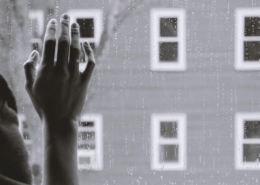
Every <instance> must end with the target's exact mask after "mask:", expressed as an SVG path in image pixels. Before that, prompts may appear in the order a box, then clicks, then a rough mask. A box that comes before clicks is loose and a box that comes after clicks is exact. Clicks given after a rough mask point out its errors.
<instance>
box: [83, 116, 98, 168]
mask: <svg viewBox="0 0 260 185" xmlns="http://www.w3.org/2000/svg"><path fill="white" fill-rule="evenodd" d="M78 167H79V169H81V170H83V169H86V170H102V169H103V139H102V116H101V115H99V114H91V115H83V116H82V117H81V121H80V123H79V126H78Z"/></svg>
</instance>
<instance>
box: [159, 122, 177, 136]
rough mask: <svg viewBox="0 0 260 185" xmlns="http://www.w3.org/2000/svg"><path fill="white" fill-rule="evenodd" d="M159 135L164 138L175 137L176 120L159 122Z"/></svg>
mask: <svg viewBox="0 0 260 185" xmlns="http://www.w3.org/2000/svg"><path fill="white" fill-rule="evenodd" d="M160 131H161V136H162V137H164V138H176V137H177V123H176V122H161V128H160Z"/></svg>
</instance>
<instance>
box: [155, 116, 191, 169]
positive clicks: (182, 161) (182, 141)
mask: <svg viewBox="0 0 260 185" xmlns="http://www.w3.org/2000/svg"><path fill="white" fill-rule="evenodd" d="M161 121H176V122H177V123H178V126H177V129H178V130H177V133H178V134H177V138H174V139H165V138H164V139H162V138H160V122H161ZM186 122H187V116H186V114H184V113H174V114H172V113H169V114H152V115H151V141H152V143H151V152H152V158H151V169H152V170H158V171H170V170H179V171H181V170H186V165H187V152H186V151H187V146H186V132H187V128H186ZM160 144H178V147H179V150H178V159H179V161H178V163H171V164H169V163H168V164H167V163H160V161H159V146H160Z"/></svg>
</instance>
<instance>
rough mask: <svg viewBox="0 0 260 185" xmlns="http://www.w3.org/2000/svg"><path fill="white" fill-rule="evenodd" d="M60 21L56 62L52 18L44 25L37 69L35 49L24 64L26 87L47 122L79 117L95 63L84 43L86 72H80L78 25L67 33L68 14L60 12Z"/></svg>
mask: <svg viewBox="0 0 260 185" xmlns="http://www.w3.org/2000/svg"><path fill="white" fill-rule="evenodd" d="M60 22H61V32H60V38H59V42H58V53H57V62H55V61H54V56H55V46H56V37H55V34H56V30H57V21H56V20H55V19H52V20H50V21H49V23H48V25H47V29H46V34H45V38H44V48H43V53H42V60H41V62H40V63H39V68H38V70H36V67H35V66H36V63H37V61H38V59H39V54H38V52H37V51H33V52H32V53H31V55H30V57H29V59H28V60H27V61H26V62H25V64H24V70H25V75H26V90H27V92H28V94H29V96H30V98H31V100H32V102H33V105H34V107H35V109H36V111H37V113H38V114H39V116H40V118H41V119H42V120H47V122H49V121H50V120H51V122H53V121H54V122H61V121H63V120H66V121H68V120H69V121H75V120H78V117H79V115H80V113H81V111H82V108H83V106H84V102H85V99H86V94H87V86H88V83H89V81H90V77H91V74H92V71H93V69H94V66H95V59H94V55H93V51H92V49H91V47H90V45H89V43H87V42H85V43H84V44H83V48H84V52H85V55H87V58H88V63H87V67H86V69H85V71H84V72H82V73H80V72H79V55H80V43H79V25H78V24H77V23H73V24H72V26H71V35H69V25H70V23H69V16H68V15H67V14H63V15H62V16H61V20H60ZM70 40H71V42H70Z"/></svg>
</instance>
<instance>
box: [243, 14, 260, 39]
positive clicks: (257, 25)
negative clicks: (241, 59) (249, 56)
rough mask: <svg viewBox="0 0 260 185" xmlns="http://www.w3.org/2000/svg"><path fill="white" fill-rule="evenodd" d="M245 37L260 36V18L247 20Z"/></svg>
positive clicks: (247, 18)
mask: <svg viewBox="0 0 260 185" xmlns="http://www.w3.org/2000/svg"><path fill="white" fill-rule="evenodd" d="M245 36H260V17H246V18H245Z"/></svg>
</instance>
